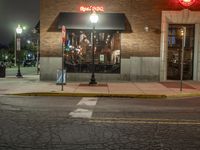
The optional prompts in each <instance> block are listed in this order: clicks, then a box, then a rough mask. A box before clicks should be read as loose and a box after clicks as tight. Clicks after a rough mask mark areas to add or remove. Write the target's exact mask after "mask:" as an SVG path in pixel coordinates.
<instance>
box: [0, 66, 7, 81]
mask: <svg viewBox="0 0 200 150" xmlns="http://www.w3.org/2000/svg"><path fill="white" fill-rule="evenodd" d="M5 77H6V66H5V65H4V64H3V63H1V64H0V78H5Z"/></svg>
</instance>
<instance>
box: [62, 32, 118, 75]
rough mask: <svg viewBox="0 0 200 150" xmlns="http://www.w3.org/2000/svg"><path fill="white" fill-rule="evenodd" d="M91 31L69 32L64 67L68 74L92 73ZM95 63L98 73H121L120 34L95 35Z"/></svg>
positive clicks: (105, 33) (102, 33) (97, 33)
mask: <svg viewBox="0 0 200 150" xmlns="http://www.w3.org/2000/svg"><path fill="white" fill-rule="evenodd" d="M91 38H92V37H91V32H89V31H74V32H73V31H70V32H67V37H66V44H65V52H64V65H65V69H66V70H67V72H80V73H81V72H83V73H87V72H91V69H92V43H91V41H92V39H91ZM94 41H95V48H94V62H95V72H97V73H120V33H115V32H96V33H95V39H94Z"/></svg>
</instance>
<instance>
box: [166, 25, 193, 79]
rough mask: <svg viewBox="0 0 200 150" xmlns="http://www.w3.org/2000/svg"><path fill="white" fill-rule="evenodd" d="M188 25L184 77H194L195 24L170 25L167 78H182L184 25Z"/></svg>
mask: <svg viewBox="0 0 200 150" xmlns="http://www.w3.org/2000/svg"><path fill="white" fill-rule="evenodd" d="M183 26H184V27H186V41H185V47H184V60H183V79H184V80H192V78H193V57H194V25H189V24H188V25H186V24H185V25H178V24H170V25H169V30H168V31H169V34H168V57H167V61H168V64H167V79H168V80H179V79H180V66H181V50H182V37H181V30H182V27H183Z"/></svg>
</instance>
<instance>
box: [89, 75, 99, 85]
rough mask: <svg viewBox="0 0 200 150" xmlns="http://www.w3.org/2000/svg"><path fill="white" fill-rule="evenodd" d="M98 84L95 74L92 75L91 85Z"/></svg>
mask: <svg viewBox="0 0 200 150" xmlns="http://www.w3.org/2000/svg"><path fill="white" fill-rule="evenodd" d="M96 84H97V82H96V79H95V76H94V74H92V76H91V79H90V83H89V85H96Z"/></svg>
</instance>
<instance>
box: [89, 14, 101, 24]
mask: <svg viewBox="0 0 200 150" xmlns="http://www.w3.org/2000/svg"><path fill="white" fill-rule="evenodd" d="M98 20H99V17H98V15H97V14H96V12H95V11H93V13H92V14H91V15H90V21H91V23H97V22H98Z"/></svg>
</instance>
